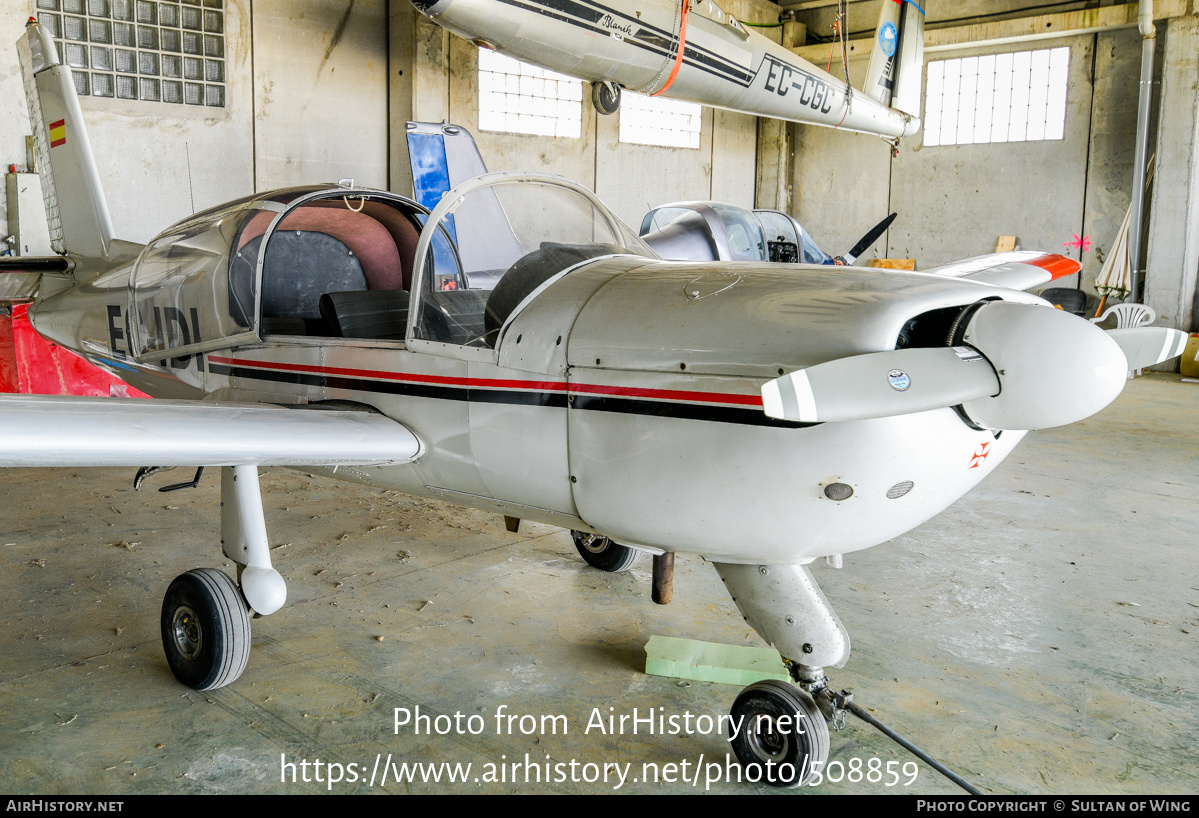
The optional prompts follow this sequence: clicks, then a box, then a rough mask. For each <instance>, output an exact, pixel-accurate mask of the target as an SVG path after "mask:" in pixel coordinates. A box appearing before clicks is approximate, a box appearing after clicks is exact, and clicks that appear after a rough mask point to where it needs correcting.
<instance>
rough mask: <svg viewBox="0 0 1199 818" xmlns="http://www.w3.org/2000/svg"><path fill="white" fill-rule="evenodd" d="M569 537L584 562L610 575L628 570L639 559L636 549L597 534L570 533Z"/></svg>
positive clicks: (639, 553)
mask: <svg viewBox="0 0 1199 818" xmlns="http://www.w3.org/2000/svg"><path fill="white" fill-rule="evenodd" d="M570 536H571V538H572V539H573V540H574V542H575V548H576V549H577V550H578V552H579V556H580V557H582V558H583V561H584V562H586V563H587V564H588V565H590V566H591V567H592V568H598V569H600V570H601V571H607V572H608V573H610V574H616V573H619V572H621V571H627V570H629V569H630V568H632V567H633V566H634V565H636V564H637V560H638V559H640V558H641V552H640V551H638V550H637V549H636V548H629V547H628V546H627V545H621V544H620V543H614V542H612V540H610V539H608V538H607V537H601V536H600V535H598V534H591V533H589V532H587V531H571V532H570Z"/></svg>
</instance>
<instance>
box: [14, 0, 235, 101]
mask: <svg viewBox="0 0 1199 818" xmlns="http://www.w3.org/2000/svg"><path fill="white" fill-rule="evenodd" d="M37 18H38V22H39V23H41V24H42V26H43V27H44V28H45V29H46V31H47V33H49V34H50V36H51V37H53V38H54V44H55V46H56V47H57V48H58V56H59V57H60V58H61V59H62V61H63V62H64V63H65V64H66V65H69V66H71V70H72V72H73V75H74V79H75V90H76V91H78V92H79V93H80V94H81V95H88V96H95V97H116V98H117V99H136V100H143V101H145V102H168V103H173V104H176V105H199V106H208V107H213V108H224V107H225V0H167V1H166V2H157V0H37Z"/></svg>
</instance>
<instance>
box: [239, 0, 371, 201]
mask: <svg viewBox="0 0 1199 818" xmlns="http://www.w3.org/2000/svg"><path fill="white" fill-rule="evenodd" d="M253 55H254V57H253V59H254V66H253V68H254V136H255V139H254V147H255V165H256V166H255V174H254V180H255V184H256V185H257V188H258V189H259V190H269V189H271V188H277V187H287V186H290V185H298V184H310V183H312V182H327V181H329V182H336V181H337V180H338V179H343V178H352V179H354V181H355V183H356V184H359V185H366V186H370V187H381V188H386V187H387V183H388V165H387V154H388V120H387V105H388V101H387V64H388V54H387V0H255V2H254V49H253Z"/></svg>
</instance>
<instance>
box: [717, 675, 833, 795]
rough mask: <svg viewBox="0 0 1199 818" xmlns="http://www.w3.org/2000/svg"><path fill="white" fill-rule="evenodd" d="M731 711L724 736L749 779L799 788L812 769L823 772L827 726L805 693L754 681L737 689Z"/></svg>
mask: <svg viewBox="0 0 1199 818" xmlns="http://www.w3.org/2000/svg"><path fill="white" fill-rule="evenodd" d="M730 713H731V714H732V717H733V719H732V722H731V723H730V724H729V738H730V741H731V742H732V745H733V752H734V753H736V754H737V758H738V760H740V762H741V765H742V766H743V767H745V772H746V777H747V779H748V780H750V781H761V782H763V783H766V784H769V785H771V786H772V787H799V786H802V785H803V784H806V783H807V782H808V781H809V780H811V778H812V774H813V769H815V770H816V771H821V770H823V769H824V764H825V762H826V761H828V753H829V734H828V724H827V723H826V722H825V719H824V714H823V713H821V712H820V708H818V707H817V706H816V702H815V701H814V700H813V699H812V697H811V696H810V695H809V694H808V693H807V692H806V691H803V690H800V689H799V688H797V687H795V686H794V685H790V684H787V683H786V682H780V681H778V680H777V679H766V680H765V681H761V682H755V683H754V684H751V685H750V686H749V687H747V688H745V689H744V690H742V691H741V693H740V694H739V695H738V696H737V698H736V700H735V701H734V702H733V706H732V708H731V709H730ZM734 730H736V735H733V731H734Z"/></svg>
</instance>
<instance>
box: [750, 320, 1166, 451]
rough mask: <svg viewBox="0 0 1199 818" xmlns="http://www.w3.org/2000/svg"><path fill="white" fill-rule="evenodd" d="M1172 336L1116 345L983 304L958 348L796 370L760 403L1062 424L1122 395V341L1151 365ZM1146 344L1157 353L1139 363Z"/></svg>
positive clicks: (1102, 336)
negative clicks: (942, 411)
mask: <svg viewBox="0 0 1199 818" xmlns="http://www.w3.org/2000/svg"><path fill="white" fill-rule="evenodd" d="M1155 329H1156V328H1154V330H1155ZM1151 331H1152V330H1151ZM1122 332H1128V333H1131V332H1132V331H1122ZM1172 332H1173V331H1161V332H1157V331H1152V335H1149V334H1142V335H1132V334H1128V335H1125V336H1124V340H1123V341H1121V342H1118V341H1117V338H1119V337H1120V336H1116V337H1113V335H1114V333H1107V332H1104V331H1103V330H1101V329H1099V328H1098V327H1096V326H1095V325H1094V324H1092V323H1090V322H1089V321H1084V320H1083V319H1081V318H1078V317H1076V316H1074V315H1071V314H1069V313H1066V312H1063V311H1061V310H1055V309H1051V308H1049V307H1047V306H1045V305H1039V304H1023V303H1016V302H1009V301H992V302H985V303H983V304H982V305H981V306H979V307H978V308H977V309H976V310H975V311H974V313H973V315H971V316H970V320H969V322H968V323H967V324H966V328H965V331H964V334H963V336H962V340H963V345H962V346H956V347H937V348H917V349H894V350H887V351H885V352H874V353H868V354H865V355H854V356H851V357H848V358H839V359H837V360H834V361H828V362H826V363H823V364H818V365H816V366H812V367H808V368H807V369H801V370H797V371H795V372H792V373H790V374H787V375H784V376H782V377H780V378H775V379H774V380H771V381H768V382H767V383H765V384H763V386H762V407H763V410H764V411H765V412H766V414H767V415H769V416H770V417H775V418H780V419H783V420H790V421H798V422H801V423H820V422H833V421H844V420H865V419H868V418H881V417H890V416H893V415H904V414H909V413H912V412H923V411H927V410H930V409H938V408H943V407H948V406H959V405H960V406H961V407H962V410H963V411H964V412H965V413H966V414H967V415H968V416H969V417H970V418H971V419H972V420H973V421H974V422H975V423H977V424H978V425H979V426H984V427H988V428H991V429H1045V428H1049V427H1053V426H1062V425H1064V424H1067V423H1073V422H1075V421H1078V420H1082V419H1083V418H1086V417H1089V416H1090V415H1093V414H1094V413H1095V412H1098V411H1099V410H1100V409H1102V408H1103V407H1105V406H1107V405H1108V404H1109V403H1111V402H1112V401H1113V400H1115V398H1116V396H1117V395H1119V394H1120V390H1121V389H1123V388H1124V384H1125V383H1126V382H1127V374H1126V373H1127V371H1128V367H1129V366H1131V365H1132V364H1131V363H1130V361H1132V360H1133V358H1132V357H1130V358H1127V359H1126V357H1125V352H1124V350H1123V349H1122V347H1121V344H1122V343H1126V344H1127V345H1128V347H1129V349H1130V350H1133V347H1134V346H1135V347H1136V350H1133V351H1132V352H1130V353H1129V354H1130V355H1133V356H1134V357H1135V358H1136V361H1138V362H1140V361H1142V360H1144V361H1148V360H1150V359H1153V360H1154V362H1155V363H1156V362H1157V361H1158V360H1164V359H1165V358H1161V357H1159V356H1165V355H1166V354H1167V353H1172V354H1177V350H1180V349H1181V344H1183V343H1185V341H1186V336H1185V334H1184V333H1179V334H1178V335H1180V336H1182V338H1181V339H1179V337H1177V336H1175V335H1173V334H1171V333H1172ZM967 345H968V346H967ZM1142 346H1144V347H1155V348H1154V349H1153V351H1152V352H1151V353H1147V354H1146V356H1145V357H1144V358H1142V357H1140V355H1141V353H1140V352H1139V351H1137V350H1140V348H1141V347H1142ZM1167 357H1168V356H1167ZM1144 365H1148V364H1144Z"/></svg>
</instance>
